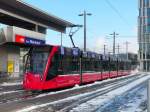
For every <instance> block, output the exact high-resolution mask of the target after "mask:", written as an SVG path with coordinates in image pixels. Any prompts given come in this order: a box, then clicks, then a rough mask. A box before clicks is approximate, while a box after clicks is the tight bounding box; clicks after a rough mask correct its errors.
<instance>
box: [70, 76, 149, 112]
mask: <svg viewBox="0 0 150 112" xmlns="http://www.w3.org/2000/svg"><path fill="white" fill-rule="evenodd" d="M149 78H150V75H148V76H146V77H143V78H141V79H138V80H136V81H134V82H132V83H130V84H128V85H125V86H123V87H121V88H118V89H116V90H114V91H111V92H109V93H107V94H105V95H103V96H99V97H97V98H95V99H92V100H90V101H87V102H85V103H83V104H81V105H80V106H78V107H76V108H73V109H72V110H71V111H70V112H93V111H96V112H144V111H145V112H146V99H147V94H146V93H147V86H146V80H147V79H149Z"/></svg>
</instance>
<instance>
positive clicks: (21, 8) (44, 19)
mask: <svg viewBox="0 0 150 112" xmlns="http://www.w3.org/2000/svg"><path fill="white" fill-rule="evenodd" d="M0 18H1V19H0V22H1V23H4V24H8V25H12V24H18V25H21V22H22V24H24V25H25V24H27V23H28V24H27V25H28V26H29V27H30V26H31V25H36V24H38V25H39V26H42V27H44V28H47V29H48V28H50V29H54V30H56V31H60V32H65V30H66V28H67V27H72V26H74V24H73V23H71V22H68V21H66V20H63V19H60V18H58V17H56V16H54V15H52V14H48V13H47V12H44V11H42V10H40V9H38V8H36V7H34V6H32V5H29V4H27V3H25V2H23V1H21V0H0Z"/></svg>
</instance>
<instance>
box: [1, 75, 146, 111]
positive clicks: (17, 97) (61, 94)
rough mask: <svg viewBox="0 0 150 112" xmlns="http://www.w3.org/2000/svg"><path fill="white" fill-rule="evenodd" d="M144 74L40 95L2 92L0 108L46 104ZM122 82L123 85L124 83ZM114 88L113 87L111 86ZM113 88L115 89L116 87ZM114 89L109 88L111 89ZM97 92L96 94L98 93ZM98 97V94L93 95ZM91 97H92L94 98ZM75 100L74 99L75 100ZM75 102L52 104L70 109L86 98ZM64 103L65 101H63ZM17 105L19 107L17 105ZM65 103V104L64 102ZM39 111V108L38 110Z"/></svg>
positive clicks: (130, 79) (5, 109) (128, 80)
mask: <svg viewBox="0 0 150 112" xmlns="http://www.w3.org/2000/svg"><path fill="white" fill-rule="evenodd" d="M143 76H144V75H141V76H138V75H133V76H128V77H122V78H118V79H115V80H109V81H108V82H107V81H106V82H102V83H96V84H92V85H88V86H82V87H80V88H72V89H69V90H62V91H56V92H55V93H53V92H49V93H42V94H40V95H39V93H38V94H37V93H36V94H35V93H34V94H33V93H31V92H29V93H28V92H26V91H23V90H19V91H16V92H14V93H11V94H10V93H7V94H0V102H1V104H0V110H1V109H2V110H3V111H7V112H9V111H12V110H15V111H16V110H19V109H22V108H25V107H28V106H32V105H37V104H44V103H47V102H55V101H59V100H61V99H65V98H68V97H71V96H76V95H78V94H84V93H89V92H91V91H96V90H98V89H102V88H106V87H111V86H112V85H116V87H115V88H117V87H118V86H117V85H118V84H119V83H123V82H124V83H123V84H125V83H127V82H128V83H129V82H132V81H134V80H136V79H138V78H140V77H143ZM123 84H122V85H123ZM111 88H112V87H111ZM115 88H113V89H115ZM111 90H112V89H109V91H111ZM104 92H105V93H106V92H108V89H107V91H106V90H103V93H101V94H104ZM96 94H98V93H96ZM96 94H95V95H96ZM89 97H91V96H89ZM93 97H96V96H93ZM93 97H91V98H93ZM82 99H87V98H86V97H84V98H82ZM87 100H89V99H87ZM73 102H74V101H73ZM73 102H69V104H68V103H66V104H68V105H66V108H62V106H61V104H57V105H59V106H56V105H55V106H54V105H51V107H53V108H54V109H53V110H60V111H61V110H63V109H64V110H69V109H70V108H72V107H73V106H75V105H77V104H78V103H79V104H80V102H81V103H82V102H85V100H82V101H77V102H78V103H77V104H74V103H73ZM62 104H63V103H62ZM16 105H17V107H16ZM63 105H64V104H63ZM5 107H9V108H5ZM58 107H59V108H58ZM36 111H37V110H36Z"/></svg>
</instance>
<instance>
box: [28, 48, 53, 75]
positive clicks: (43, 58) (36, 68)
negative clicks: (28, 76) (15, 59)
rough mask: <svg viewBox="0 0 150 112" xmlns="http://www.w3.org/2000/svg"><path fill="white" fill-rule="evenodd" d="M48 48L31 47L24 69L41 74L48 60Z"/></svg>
mask: <svg viewBox="0 0 150 112" xmlns="http://www.w3.org/2000/svg"><path fill="white" fill-rule="evenodd" d="M50 50H51V49H50V48H44V47H40V48H39V47H37V48H32V49H31V51H30V53H29V55H28V58H27V63H26V71H27V72H32V73H33V74H40V75H42V74H43V72H44V70H45V67H46V64H47V60H48V56H49V53H50Z"/></svg>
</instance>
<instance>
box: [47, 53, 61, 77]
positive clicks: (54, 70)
mask: <svg viewBox="0 0 150 112" xmlns="http://www.w3.org/2000/svg"><path fill="white" fill-rule="evenodd" d="M59 62H60V60H59V55H58V54H55V56H54V57H53V59H52V61H51V66H50V68H49V70H48V74H47V77H46V80H50V79H52V78H54V77H56V76H57V75H58V67H59Z"/></svg>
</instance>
